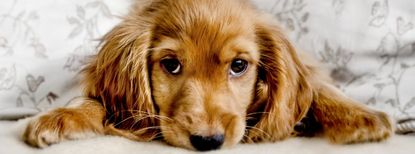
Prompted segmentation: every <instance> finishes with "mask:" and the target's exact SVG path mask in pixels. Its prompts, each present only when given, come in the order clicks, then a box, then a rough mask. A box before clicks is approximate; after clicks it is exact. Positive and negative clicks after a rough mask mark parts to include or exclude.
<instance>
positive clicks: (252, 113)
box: [246, 112, 269, 116]
mask: <svg viewBox="0 0 415 154" xmlns="http://www.w3.org/2000/svg"><path fill="white" fill-rule="evenodd" d="M257 114H269V112H251V113H248V114H246V116H250V115H257Z"/></svg>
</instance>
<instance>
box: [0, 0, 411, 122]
mask: <svg viewBox="0 0 415 154" xmlns="http://www.w3.org/2000/svg"><path fill="white" fill-rule="evenodd" d="M254 2H255V4H257V5H258V7H259V8H261V9H263V10H264V11H266V12H270V13H272V14H273V15H274V16H275V18H276V19H277V20H278V21H279V22H280V23H281V26H282V27H283V28H284V29H285V30H286V32H287V34H288V35H289V36H290V39H291V40H292V42H294V43H295V44H296V46H297V47H298V48H299V49H301V50H303V51H305V52H308V53H310V54H312V55H314V56H315V57H316V58H317V59H319V60H320V61H322V62H323V63H324V64H325V66H326V67H328V68H330V69H331V70H332V71H331V75H332V77H333V78H334V79H336V80H337V81H338V83H339V84H338V87H339V88H340V89H341V90H343V91H344V92H345V93H346V94H347V95H349V96H351V97H352V98H354V99H356V100H358V101H360V102H362V103H365V104H367V105H370V106H372V107H374V108H377V109H381V110H383V111H386V112H388V113H389V114H390V115H392V116H393V117H397V118H400V117H407V116H410V115H414V112H415V107H414V106H415V93H414V90H413V87H415V81H414V79H415V30H414V22H415V16H414V14H415V10H414V9H413V8H415V1H414V0H394V1H392V0H364V1H362V0H314V1H306V0H254ZM130 3H131V1H129V0H117V1H110V0H102V1H101V0H98V1H97V0H71V1H68V0H42V1H32V0H2V1H1V2H0V4H1V5H0V119H1V118H3V119H4V118H16V117H20V116H22V115H27V114H32V113H36V112H38V111H42V110H46V109H49V108H53V107H56V106H63V105H65V104H66V102H68V100H69V99H71V98H72V97H73V96H77V95H79V94H80V93H81V91H80V90H79V88H77V87H74V85H75V83H77V82H78V80H77V78H76V74H77V72H78V71H79V70H80V68H81V67H82V65H84V64H85V62H86V59H85V55H90V54H94V53H95V52H96V45H97V43H98V41H97V39H99V38H100V37H101V36H102V35H103V34H105V33H106V32H107V31H109V30H110V29H111V27H113V26H114V25H115V24H116V23H118V22H119V21H120V19H119V18H118V17H119V16H123V15H124V14H125V13H126V12H127V10H128V9H127V8H128V6H129V5H130ZM23 109H24V110H23ZM6 111H7V112H6Z"/></svg>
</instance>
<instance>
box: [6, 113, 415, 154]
mask: <svg viewBox="0 0 415 154" xmlns="http://www.w3.org/2000/svg"><path fill="white" fill-rule="evenodd" d="M26 123H27V119H24V120H20V121H18V122H8V121H1V122H0V154H23V153H29V154H31V153H41V154H93V153H97V154H131V153H145V154H148V153H154V154H176V153H177V154H182V153H195V151H189V150H186V149H181V148H176V147H172V146H168V145H166V144H164V143H162V142H151V143H143V142H135V141H131V140H128V139H125V138H121V137H115V136H103V137H97V138H91V139H85V140H78V141H67V142H63V143H60V144H56V145H52V146H50V147H48V148H45V149H36V148H32V147H29V146H28V145H26V144H25V143H24V142H23V141H22V140H21V139H20V138H21V135H22V132H23V130H24V128H25V126H26ZM414 150H415V137H414V136H394V137H392V138H391V139H389V140H387V141H384V142H380V143H364V144H354V145H334V144H330V143H328V142H327V140H325V139H322V138H291V139H287V140H284V141H280V142H276V143H260V144H239V145H237V146H236V147H234V148H231V149H222V150H218V151H212V152H207V153H230V154H241V153H255V154H262V153H264V154H268V153H270V154H271V153H272V154H278V153H281V154H291V153H292V154H370V153H375V154H392V153H394V154H406V153H407V154H413V153H414Z"/></svg>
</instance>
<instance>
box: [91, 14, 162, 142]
mask: <svg viewBox="0 0 415 154" xmlns="http://www.w3.org/2000/svg"><path fill="white" fill-rule="evenodd" d="M150 40H151V31H150V28H149V27H148V25H146V24H143V23H140V22H138V21H134V20H132V19H127V20H125V21H124V22H122V23H121V24H119V25H118V26H116V27H115V28H113V29H112V30H111V31H110V32H109V33H108V34H107V35H105V36H104V38H103V41H102V44H101V49H100V51H99V53H98V54H97V55H96V56H95V57H93V59H92V61H91V62H90V64H89V65H88V66H86V68H85V69H84V75H85V80H84V82H85V84H84V85H85V93H86V95H88V96H89V97H92V98H96V99H97V100H99V101H100V102H102V104H103V105H104V107H105V108H106V110H107V118H106V119H107V120H108V121H106V123H107V124H112V125H114V127H116V128H124V129H131V128H134V129H135V130H139V129H140V128H146V127H151V126H155V125H157V120H156V119H154V115H155V114H156V110H155V107H154V106H153V103H152V98H151V89H150V83H149V82H150V80H149V71H148V54H149V53H148V48H149V46H150ZM147 131H150V132H151V131H152V130H150V129H148V130H147ZM145 133H146V132H143V134H145ZM147 133H148V132H147Z"/></svg>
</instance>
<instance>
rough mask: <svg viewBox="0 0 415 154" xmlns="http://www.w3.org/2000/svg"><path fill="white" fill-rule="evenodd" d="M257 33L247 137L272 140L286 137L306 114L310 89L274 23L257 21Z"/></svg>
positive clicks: (303, 70)
mask: <svg viewBox="0 0 415 154" xmlns="http://www.w3.org/2000/svg"><path fill="white" fill-rule="evenodd" d="M256 35H257V43H258V44H259V48H260V53H261V58H260V64H259V65H260V66H259V69H258V81H257V85H256V95H255V99H254V101H253V103H252V104H251V106H250V107H249V109H248V113H247V114H248V117H247V120H248V121H247V125H248V129H249V132H248V134H247V136H248V137H247V138H248V139H246V141H248V142H250V141H260V140H265V141H275V140H279V139H283V138H285V137H288V136H289V135H290V134H291V133H292V132H293V128H294V125H295V124H296V123H297V122H298V121H300V120H301V119H302V117H304V116H305V115H306V113H307V111H308V109H309V107H310V104H311V102H312V99H313V92H312V91H313V90H312V88H311V86H310V83H309V81H308V80H307V78H308V76H309V72H308V70H307V68H306V66H305V65H304V64H302V63H301V62H300V59H299V58H298V55H297V53H296V51H295V49H294V47H293V46H292V44H291V43H290V42H289V41H288V39H287V38H286V37H285V36H284V35H283V34H282V32H281V31H280V30H279V28H278V27H277V26H275V25H272V24H269V23H267V22H263V23H261V24H258V25H257V27H256ZM258 113H260V114H258ZM250 128H251V129H250Z"/></svg>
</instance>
